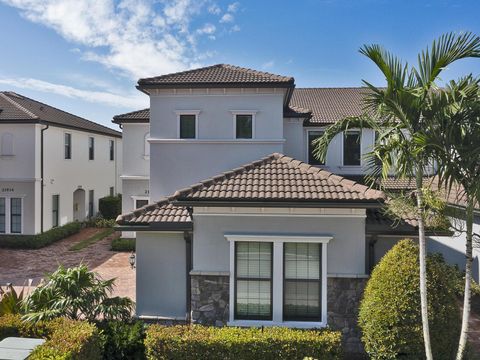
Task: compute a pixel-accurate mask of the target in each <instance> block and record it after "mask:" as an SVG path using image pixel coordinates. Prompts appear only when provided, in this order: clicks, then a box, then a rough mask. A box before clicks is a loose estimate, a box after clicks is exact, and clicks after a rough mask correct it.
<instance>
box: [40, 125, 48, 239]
mask: <svg viewBox="0 0 480 360" xmlns="http://www.w3.org/2000/svg"><path fill="white" fill-rule="evenodd" d="M45 126H46V127H44V128H43V129H42V130H41V132H40V233H43V213H44V209H43V196H44V195H43V193H44V191H43V187H44V183H45V182H44V179H43V175H44V170H43V167H44V166H43V165H44V163H43V133H44V131H45V130H47V129H48V128H49V127H50V125H48V124H45Z"/></svg>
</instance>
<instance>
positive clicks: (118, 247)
mask: <svg viewBox="0 0 480 360" xmlns="http://www.w3.org/2000/svg"><path fill="white" fill-rule="evenodd" d="M111 250H112V251H128V252H130V251H135V239H128V238H117V239H113V240H112V245H111Z"/></svg>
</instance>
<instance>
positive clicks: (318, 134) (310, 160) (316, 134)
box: [307, 131, 325, 165]
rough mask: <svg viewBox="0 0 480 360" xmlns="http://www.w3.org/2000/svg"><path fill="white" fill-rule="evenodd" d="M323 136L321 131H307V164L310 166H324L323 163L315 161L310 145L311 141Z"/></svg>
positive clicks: (313, 148) (312, 148)
mask: <svg viewBox="0 0 480 360" xmlns="http://www.w3.org/2000/svg"><path fill="white" fill-rule="evenodd" d="M322 135H323V131H309V132H308V134H307V137H308V163H309V164H310V165H325V163H324V162H322V161H319V160H317V158H315V156H314V150H315V146H314V145H313V144H312V142H313V141H315V140H316V139H318V138H319V137H321V136H322Z"/></svg>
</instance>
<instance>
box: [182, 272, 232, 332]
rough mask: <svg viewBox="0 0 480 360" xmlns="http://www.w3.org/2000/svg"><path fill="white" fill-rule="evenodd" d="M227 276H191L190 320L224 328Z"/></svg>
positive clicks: (225, 322) (227, 313) (227, 312)
mask: <svg viewBox="0 0 480 360" xmlns="http://www.w3.org/2000/svg"><path fill="white" fill-rule="evenodd" d="M229 280H230V279H229V276H223V275H222V276H213V275H191V283H192V320H193V322H194V323H197V324H203V325H215V326H225V325H226V324H227V321H228V316H229V305H228V300H229V297H228V293H229V283H230V281H229Z"/></svg>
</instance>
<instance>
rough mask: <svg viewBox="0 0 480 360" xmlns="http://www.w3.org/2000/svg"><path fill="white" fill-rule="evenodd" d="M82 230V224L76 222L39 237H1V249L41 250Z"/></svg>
mask: <svg viewBox="0 0 480 360" xmlns="http://www.w3.org/2000/svg"><path fill="white" fill-rule="evenodd" d="M81 228H82V224H81V223H80V222H77V221H75V222H71V223H68V224H65V225H63V226H59V227H56V228H52V229H50V230H47V231H45V232H43V233H41V234H37V235H0V248H11V249H39V248H42V247H45V246H47V245H50V244H53V243H54V242H56V241H59V240H62V239H64V238H66V237H68V236H70V235H73V234H76V233H78V232H79V231H80V229H81Z"/></svg>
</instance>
